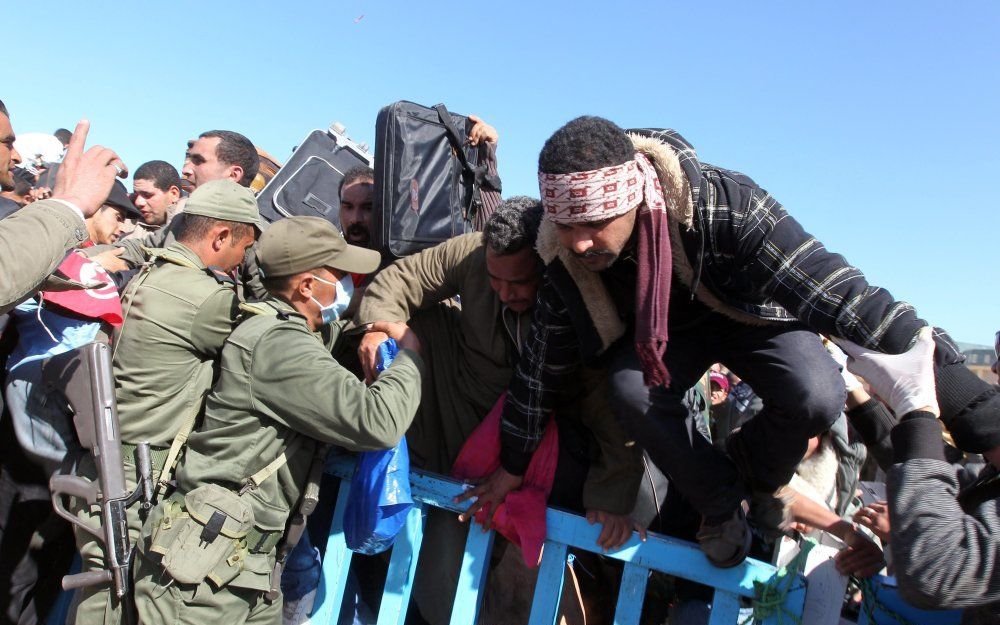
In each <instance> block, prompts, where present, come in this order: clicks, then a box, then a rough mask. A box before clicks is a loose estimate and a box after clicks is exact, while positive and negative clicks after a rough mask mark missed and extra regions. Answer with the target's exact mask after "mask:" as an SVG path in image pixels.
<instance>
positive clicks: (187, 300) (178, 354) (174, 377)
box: [112, 242, 239, 447]
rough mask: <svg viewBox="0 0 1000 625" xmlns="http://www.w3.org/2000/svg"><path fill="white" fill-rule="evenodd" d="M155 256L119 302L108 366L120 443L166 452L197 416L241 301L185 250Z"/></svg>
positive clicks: (229, 285) (231, 288)
mask: <svg viewBox="0 0 1000 625" xmlns="http://www.w3.org/2000/svg"><path fill="white" fill-rule="evenodd" d="M157 254H158V256H157V257H155V259H154V260H153V264H152V266H151V268H150V269H149V272H148V274H147V275H143V274H140V275H138V276H136V277H135V278H134V279H133V280H132V282H131V283H130V284H129V286H128V287H127V288H126V290H125V293H124V294H123V295H122V308H123V310H124V312H125V322H124V323H123V324H122V326H121V327H120V328H118V330H117V331H116V332H115V336H114V341H113V348H112V349H113V358H112V363H113V365H114V372H115V391H116V395H117V397H118V419H119V421H120V422H121V436H122V440H123V441H126V442H129V443H139V442H142V441H148V442H149V443H150V444H152V445H156V446H161V447H165V446H169V445H170V443H171V441H173V439H174V436H175V435H176V434H177V431H178V430H179V429H180V428H181V425H182V424H183V423H184V421H185V420H186V419H187V418H188V417H190V415H192V414H197V413H198V412H200V410H201V408H202V404H203V403H204V399H205V395H207V394H208V391H209V390H210V389H211V387H212V380H213V377H214V373H215V369H216V362H217V361H218V358H219V355H220V354H221V352H222V345H223V343H225V341H226V337H228V336H229V333H230V332H232V330H233V326H234V324H235V322H236V319H237V316H238V314H239V300H238V299H237V297H236V291H235V289H234V285H233V283H232V281H231V280H230V281H228V282H226V281H225V279H223V278H219V277H215V274H213V273H212V272H211V271H209V270H207V269H206V268H205V264H204V263H203V262H202V261H201V259H200V258H199V257H198V255H197V254H195V253H194V252H193V251H191V249H190V248H188V247H187V246H185V245H183V244H181V243H176V242H175V243H173V244H171V245H170V246H168V247H167V248H166V249H164V250H157Z"/></svg>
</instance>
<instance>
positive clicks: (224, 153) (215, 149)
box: [181, 130, 260, 189]
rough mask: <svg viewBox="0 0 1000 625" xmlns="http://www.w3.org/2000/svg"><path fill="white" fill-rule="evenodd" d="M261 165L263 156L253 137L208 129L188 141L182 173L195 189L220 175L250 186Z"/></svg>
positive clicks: (229, 131)
mask: <svg viewBox="0 0 1000 625" xmlns="http://www.w3.org/2000/svg"><path fill="white" fill-rule="evenodd" d="M259 168H260V156H259V155H258V154H257V149H256V148H255V147H254V145H253V143H251V142H250V139H247V138H246V137H244V136H243V135H241V134H240V133H238V132H233V131H231V130H209V131H207V132H203V133H201V134H200V135H199V136H198V138H197V139H196V140H193V141H188V149H187V152H186V153H185V155H184V168H183V169H182V170H181V173H182V175H183V176H184V178H185V179H186V180H188V181H190V182H191V184H192V185H194V188H196V189H197V188H198V187H199V186H200V185H202V184H204V183H206V182H208V181H209V180H219V179H221V178H228V179H230V180H232V181H233V182H237V183H239V184H241V185H243V186H244V187H249V186H250V183H251V182H253V179H254V177H255V176H257V170H258V169H259Z"/></svg>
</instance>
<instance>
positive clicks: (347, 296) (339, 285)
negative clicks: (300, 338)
mask: <svg viewBox="0 0 1000 625" xmlns="http://www.w3.org/2000/svg"><path fill="white" fill-rule="evenodd" d="M310 275H312V274H310ZM312 277H313V278H316V279H317V280H319V281H320V282H322V283H323V284H329V285H330V286H332V287H333V288H335V289H336V290H337V295H336V297H334V298H333V302H331V303H329V304H326V305H323V304H321V303H320V301H319V300H318V299H316V298H315V297H312V298H310V299H312V301H314V302H316V305H317V306H319V312H320V314H321V315H322V316H323V323H333V322H334V321H336V320H337V319H340V316H341V315H342V314H344V311H345V310H347V307H348V305H350V303H351V297H353V296H354V281H353V280H351V274H349V273H348V274H344V277H343V278H341V279H340V280H339V281H338V282H330V281H329V280H324V279H323V278H320V277H319V276H316V275H312Z"/></svg>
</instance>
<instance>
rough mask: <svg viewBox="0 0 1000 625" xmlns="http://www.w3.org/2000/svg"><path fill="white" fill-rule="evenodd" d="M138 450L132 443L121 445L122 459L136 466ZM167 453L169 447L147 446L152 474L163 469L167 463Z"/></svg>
mask: <svg viewBox="0 0 1000 625" xmlns="http://www.w3.org/2000/svg"><path fill="white" fill-rule="evenodd" d="M138 448H139V446H138V445H133V444H132V443H122V458H126V459H128V460H129V461H131V462H132V464H134V465H138V463H139V458H138V455H137V451H136V450H137V449H138ZM169 452H170V448H169V447H158V446H155V445H150V446H149V463H150V464H151V465H152V468H153V471H154V472H155V471H161V470H162V469H163V463H164V462H166V461H167V454H168V453H169Z"/></svg>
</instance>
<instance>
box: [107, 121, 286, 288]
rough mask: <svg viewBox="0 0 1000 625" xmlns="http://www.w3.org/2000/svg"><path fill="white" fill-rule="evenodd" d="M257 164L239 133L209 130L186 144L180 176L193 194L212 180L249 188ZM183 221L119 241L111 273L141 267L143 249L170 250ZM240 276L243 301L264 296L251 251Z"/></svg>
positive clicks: (143, 257) (177, 220) (144, 254)
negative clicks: (117, 258)
mask: <svg viewBox="0 0 1000 625" xmlns="http://www.w3.org/2000/svg"><path fill="white" fill-rule="evenodd" d="M259 164H260V157H258V156H257V150H256V149H255V148H254V146H253V144H252V143H250V140H249V139H247V138H246V137H244V136H243V135H241V134H239V133H238V132H231V131H228V130H210V131H208V132H205V133H202V135H201V137H200V138H199V139H198V140H197V141H189V142H188V152H187V155H186V157H185V160H184V169H183V175H184V178H185V179H186V180H189V181H190V182H192V183H193V184H194V189H195V190H197V189H198V188H199V187H200V186H202V185H204V184H206V183H208V182H211V181H214V180H230V181H232V182H235V183H237V184H239V185H240V186H243V187H249V186H250V183H251V182H252V181H253V179H254V176H256V175H257V168H258V166H259ZM192 194H193V193H192ZM180 214H182V215H186V211H180ZM183 221H184V218H181V217H177V218H175V219H174V220H173V221H171V223H170V225H169V226H167V227H164V228H160V229H159V230H157V231H156V232H154V233H152V234H149V235H147V236H146V237H145V238H136V239H128V240H125V241H121V242H120V243H119V244H118V246H119V247H122V248H124V249H125V251H124V253H122V255H121V257H120V258H121V261H122V262H121V263H120V264H119V265H118V266H117V267H113V269H116V270H128V269H134V268H136V267H138V266H140V265H141V264H142V263H144V262H145V261H146V251H145V250H146V248H165V247H167V246H169V245H170V244H171V243H173V242H174V241H175V240H176V234H175V230H176V228H177V227H179V226H180V224H181V223H182V222H183ZM239 274H240V280H239V284H238V287H239V291H240V296H241V297H242V298H244V299H251V298H262V297H266V296H267V292H266V291H265V290H264V287H263V285H262V284H261V282H260V278H259V276H258V274H257V260H256V258H255V256H254V254H253V252H252V251H248V252H247V255H246V258H245V259H244V262H243V263H241V264H240V265H239Z"/></svg>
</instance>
